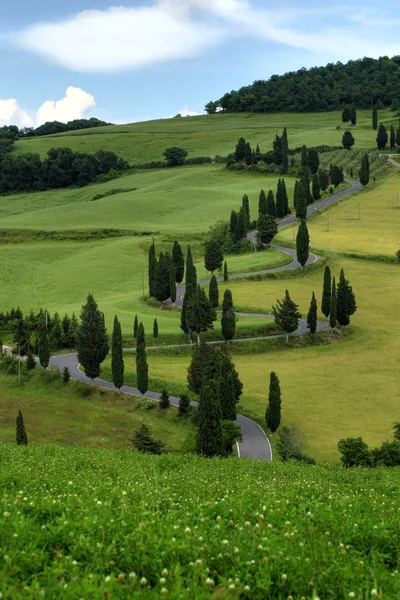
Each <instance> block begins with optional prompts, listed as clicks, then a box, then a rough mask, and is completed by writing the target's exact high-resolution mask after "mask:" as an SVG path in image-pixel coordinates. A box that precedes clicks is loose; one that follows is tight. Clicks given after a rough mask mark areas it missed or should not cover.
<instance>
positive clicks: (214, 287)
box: [208, 275, 219, 308]
mask: <svg viewBox="0 0 400 600" xmlns="http://www.w3.org/2000/svg"><path fill="white" fill-rule="evenodd" d="M208 299H209V301H210V304H211V306H212V307H213V308H217V307H218V304H219V291H218V281H217V278H216V277H215V275H213V276H212V277H211V280H210V286H209V289H208Z"/></svg>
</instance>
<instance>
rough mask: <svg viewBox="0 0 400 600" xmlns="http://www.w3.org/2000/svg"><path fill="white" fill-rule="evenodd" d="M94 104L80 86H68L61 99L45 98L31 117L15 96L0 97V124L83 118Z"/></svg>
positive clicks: (28, 125)
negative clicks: (3, 98)
mask: <svg viewBox="0 0 400 600" xmlns="http://www.w3.org/2000/svg"><path fill="white" fill-rule="evenodd" d="M94 106H96V102H95V100H94V97H93V96H92V95H91V94H88V93H87V92H84V91H83V90H81V89H80V88H77V87H72V86H69V87H68V88H67V90H66V92H65V96H64V98H62V99H61V100H57V101H56V102H54V100H46V101H45V102H44V103H43V104H42V106H41V107H40V108H39V109H38V111H37V112H36V115H35V117H34V118H32V117H31V116H30V115H29V114H28V113H27V112H26V111H25V110H23V109H22V108H21V107H20V106H19V104H18V102H17V100H16V99H15V98H8V99H6V100H1V99H0V125H18V127H38V126H39V125H42V124H43V123H45V122H46V121H61V122H62V123H66V122H67V121H72V120H73V119H81V118H83V117H84V116H85V115H86V114H87V112H88V111H89V110H90V109H91V108H93V107H94Z"/></svg>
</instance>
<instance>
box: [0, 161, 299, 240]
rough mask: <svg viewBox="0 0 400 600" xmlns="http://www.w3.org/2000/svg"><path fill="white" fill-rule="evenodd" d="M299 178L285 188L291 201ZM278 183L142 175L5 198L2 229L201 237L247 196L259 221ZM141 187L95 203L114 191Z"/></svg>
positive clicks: (190, 170) (210, 171)
mask: <svg viewBox="0 0 400 600" xmlns="http://www.w3.org/2000/svg"><path fill="white" fill-rule="evenodd" d="M294 182H295V180H294V178H290V177H288V178H287V179H286V185H287V189H288V194H289V197H290V199H291V198H292V195H293V187H294ZM277 183H278V178H276V177H265V176H262V175H245V174H238V173H232V172H228V171H225V170H224V168H223V165H207V166H199V167H181V168H177V169H168V170H166V169H161V170H156V171H154V170H153V171H147V172H143V171H138V172H137V173H133V174H129V175H127V176H125V177H121V178H118V179H116V180H113V181H109V182H108V183H102V184H95V185H90V186H87V187H84V188H79V189H64V190H51V191H47V192H37V193H34V194H18V195H15V196H3V197H1V196H0V229H43V230H51V231H54V230H63V229H77V228H79V229H85V228H99V227H101V228H110V227H111V228H120V229H130V230H133V231H135V232H139V233H141V232H149V233H151V232H157V231H161V232H174V233H178V234H182V235H187V234H189V235H190V234H192V233H202V232H204V231H206V230H207V229H208V227H209V226H210V225H211V224H213V223H214V222H215V221H216V220H218V219H224V220H228V219H229V217H230V214H231V211H232V210H239V208H240V206H241V202H242V197H243V194H245V193H247V194H248V195H249V198H250V210H251V215H252V218H254V219H255V218H257V214H258V196H259V193H260V190H261V188H264V189H265V190H268V189H272V190H274V192H276V188H277ZM132 188H136V189H135V190H134V191H127V192H121V193H118V194H114V195H108V196H106V197H103V198H100V199H98V200H93V201H92V199H93V197H94V196H96V195H97V194H104V193H106V192H109V191H110V190H113V189H118V190H119V189H129V190H131V189H132Z"/></svg>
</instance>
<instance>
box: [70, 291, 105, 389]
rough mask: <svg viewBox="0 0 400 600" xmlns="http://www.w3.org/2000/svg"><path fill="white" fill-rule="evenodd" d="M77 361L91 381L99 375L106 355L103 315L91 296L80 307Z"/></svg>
mask: <svg viewBox="0 0 400 600" xmlns="http://www.w3.org/2000/svg"><path fill="white" fill-rule="evenodd" d="M77 350H78V361H79V362H80V364H81V365H82V367H83V369H84V371H85V375H86V376H87V377H89V378H90V379H91V380H92V383H93V380H94V379H95V378H96V377H98V376H99V375H100V365H101V363H102V362H103V360H104V359H105V358H106V356H107V354H108V336H107V332H106V328H105V324H104V315H103V313H102V312H100V311H99V309H98V307H97V302H96V301H95V299H94V298H93V296H92V294H89V295H88V297H87V301H86V304H84V305H83V306H82V312H81V325H80V327H79V330H78V333H77Z"/></svg>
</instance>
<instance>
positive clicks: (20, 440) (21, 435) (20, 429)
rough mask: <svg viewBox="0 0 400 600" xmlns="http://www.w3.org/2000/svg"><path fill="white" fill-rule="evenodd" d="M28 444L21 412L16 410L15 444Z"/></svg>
mask: <svg viewBox="0 0 400 600" xmlns="http://www.w3.org/2000/svg"><path fill="white" fill-rule="evenodd" d="M27 444H28V436H27V435H26V431H25V425H24V418H23V416H22V412H21V411H20V410H19V411H18V416H17V445H18V446H27Z"/></svg>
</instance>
